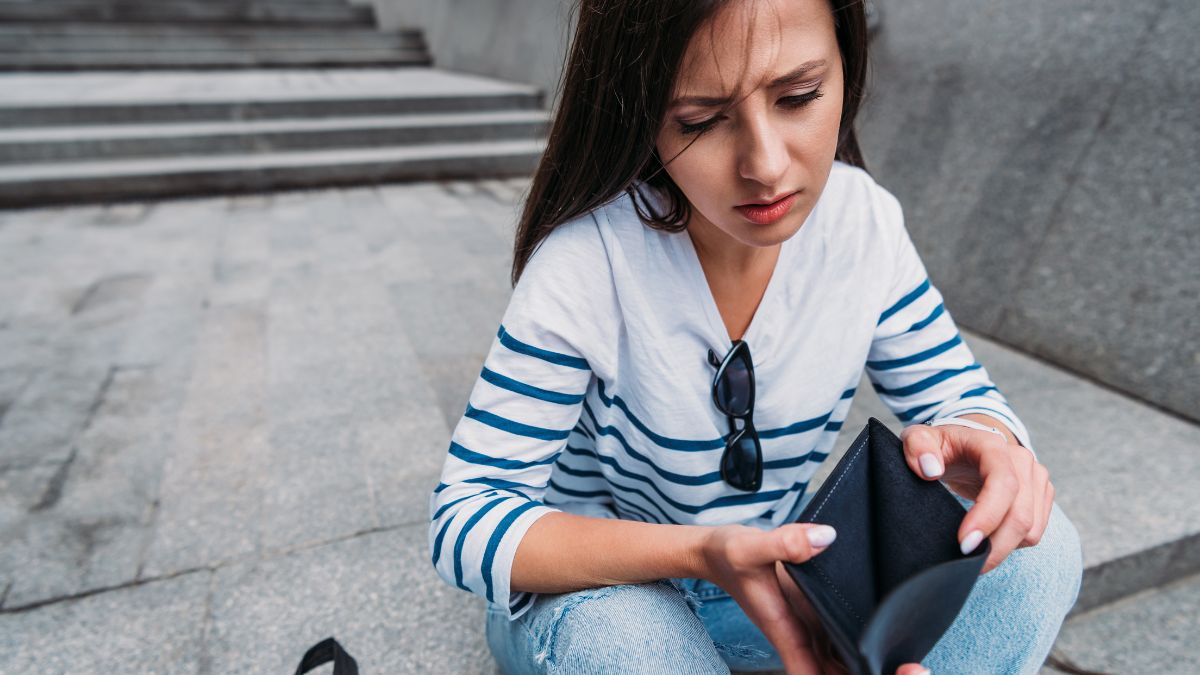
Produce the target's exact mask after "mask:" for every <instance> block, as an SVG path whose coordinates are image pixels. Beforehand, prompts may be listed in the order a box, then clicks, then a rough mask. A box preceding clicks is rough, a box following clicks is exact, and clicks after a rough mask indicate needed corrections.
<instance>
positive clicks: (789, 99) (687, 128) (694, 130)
mask: <svg viewBox="0 0 1200 675" xmlns="http://www.w3.org/2000/svg"><path fill="white" fill-rule="evenodd" d="M824 95H825V92H824V91H822V90H821V89H814V90H812V91H810V92H808V93H805V94H800V95H798V96H785V97H783V98H781V99H779V104H780V105H782V106H783V107H785V108H788V109H790V110H796V109H799V108H803V107H804V106H806V105H808V104H809V103H812V102H813V101H815V100H817V99H819V98H821V97H822V96H824ZM720 119H721V118H720V117H714V118H712V119H709V120H704V121H703V122H696V123H694V124H688V123H686V122H682V121H679V133H681V134H684V135H690V134H700V133H704V132H705V131H708V130H709V129H711V128H713V127H714V126H716V124H717V122H718V121H720ZM677 121H678V120H677Z"/></svg>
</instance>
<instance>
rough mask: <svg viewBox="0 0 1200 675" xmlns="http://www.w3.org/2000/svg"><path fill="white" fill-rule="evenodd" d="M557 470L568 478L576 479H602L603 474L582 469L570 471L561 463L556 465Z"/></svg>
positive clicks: (570, 469)
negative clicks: (573, 477)
mask: <svg viewBox="0 0 1200 675" xmlns="http://www.w3.org/2000/svg"><path fill="white" fill-rule="evenodd" d="M558 470H559V471H562V472H563V473H565V474H567V475H568V476H575V477H577V478H604V473H603V472H601V471H585V470H583V469H572V468H571V467H569V466H567V465H566V464H562V463H560V464H559V465H558Z"/></svg>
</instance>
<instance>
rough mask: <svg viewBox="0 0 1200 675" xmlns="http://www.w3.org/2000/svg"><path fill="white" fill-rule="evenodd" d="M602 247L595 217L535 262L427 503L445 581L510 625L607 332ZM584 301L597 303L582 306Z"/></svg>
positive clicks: (524, 599)
mask: <svg viewBox="0 0 1200 675" xmlns="http://www.w3.org/2000/svg"><path fill="white" fill-rule="evenodd" d="M588 228H590V231H589V229H588ZM598 246H599V237H598V234H597V232H596V226H595V224H594V221H592V220H591V218H590V217H588V218H587V220H586V222H576V221H572V222H571V223H570V224H564V225H560V226H559V228H557V229H556V230H555V231H553V232H552V233H551V235H550V236H549V237H548V238H547V239H546V240H545V241H543V242H542V245H541V247H539V249H538V250H537V251H536V252H535V253H534V255H533V256H532V257H531V259H530V261H529V262H528V264H527V265H526V268H525V270H524V272H523V274H522V276H521V278H520V280H519V281H518V283H517V286H516V287H515V288H514V289H513V293H512V296H511V297H510V299H509V304H508V307H507V308H506V310H505V313H504V316H503V318H502V320H501V323H500V326H499V328H498V330H497V331H496V336H495V338H494V339H493V340H492V344H491V348H490V350H489V351H488V354H487V357H486V359H485V360H484V363H483V368H482V370H481V372H480V374H479V377H478V378H477V380H476V382H475V385H474V387H473V389H472V390H471V393H470V396H469V398H468V403H467V407H466V410H465V412H464V413H463V416H462V418H461V419H460V421H459V422H458V424H457V425H456V426H455V428H454V431H453V433H452V435H451V439H450V447H449V452H448V453H447V456H446V460H445V463H444V464H443V467H442V474H441V480H440V481H439V483H438V485H437V487H436V488H435V489H434V491H433V494H432V495H431V496H430V501H429V507H430V528H429V545H430V550H431V552H432V558H433V565H434V568H435V569H436V570H437V572H438V575H439V576H440V577H441V578H442V579H443V580H445V581H446V582H447V583H448V584H451V585H454V586H456V587H458V588H460V589H462V590H465V591H468V592H471V593H475V594H478V595H479V596H481V597H483V598H486V599H487V601H488V602H489V603H493V604H494V605H496V606H498V607H501V608H505V609H506V611H507V615H508V618H509V619H515V618H517V617H518V616H520V615H521V614H523V613H524V612H525V611H526V610H527V609H528V608H529V606H530V605H531V604H532V601H533V599H534V598H535V597H536V596H535V594H532V593H526V592H513V591H512V589H511V588H510V587H509V580H510V577H511V571H512V562H513V558H514V557H515V555H516V550H517V545H518V544H519V543H520V541H521V538H522V537H523V536H524V534H525V532H526V531H527V530H528V529H529V527H530V526H531V525H533V523H534V522H535V521H537V520H538V519H539V518H541V517H542V516H544V515H546V514H547V513H550V512H552V511H556V510H558V509H555V508H553V507H550V506H547V505H546V504H544V503H543V501H542V499H543V495H544V493H545V491H546V486H547V483H548V481H549V479H550V472H551V469H552V466H553V464H554V462H555V460H556V459H557V458H558V455H559V453H560V452H561V451H562V450H563V447H564V445H565V444H566V438H567V436H568V434H569V433H570V432H571V429H572V428H573V427H574V426H575V424H576V423H577V422H578V420H579V416H580V412H581V410H582V404H583V398H584V394H585V393H586V391H587V388H588V386H589V383H590V380H591V377H592V367H591V364H590V363H589V361H588V358H589V356H591V355H592V353H593V352H594V350H595V346H594V345H595V344H596V343H597V342H596V339H597V337H598V336H599V335H600V334H601V333H602V330H601V325H602V324H603V323H604V322H603V320H602V317H599V316H597V314H598V312H597V311H596V308H597V307H600V308H603V302H597V301H596V300H595V297H596V296H599V298H600V299H601V300H602V299H603V290H604V286H602V285H599V284H601V283H603V279H604V273H606V272H607V270H608V269H609V268H608V266H607V264H606V258H605V257H604V253H603V248H602V247H600V248H598ZM608 274H609V278H610V279H611V272H608ZM584 292H587V293H588V295H589V296H592V297H593V300H592V302H583V301H582V298H581V295H582V294H583V293H584ZM602 311H603V310H602V309H601V310H600V312H602Z"/></svg>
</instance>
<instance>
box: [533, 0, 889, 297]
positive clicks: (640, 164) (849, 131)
mask: <svg viewBox="0 0 1200 675" xmlns="http://www.w3.org/2000/svg"><path fill="white" fill-rule="evenodd" d="M728 2H729V0H580V2H579V5H578V6H577V12H578V14H577V16H578V19H577V22H576V26H575V37H574V38H573V39H572V41H571V48H570V55H569V58H568V61H567V66H566V68H565V70H564V71H563V77H562V80H561V87H560V89H561V94H562V95H561V97H560V102H559V105H558V110H557V112H556V113H555V114H554V121H553V123H552V124H551V128H550V136H549V139H548V141H547V145H546V149H545V151H544V152H543V154H542V158H541V162H540V163H539V164H538V168H537V171H536V172H535V173H534V177H533V183H532V185H531V186H530V189H529V194H528V196H527V197H526V200H525V207H524V209H523V210H522V213H521V220H520V222H519V223H518V224H517V230H516V238H515V242H514V244H513V263H512V279H511V281H512V284H513V285H514V286H515V285H516V284H517V280H518V279H520V277H521V272H522V271H523V270H524V269H525V264H526V263H527V262H528V261H529V258H530V256H532V255H533V252H534V250H536V249H537V247H538V245H539V244H540V243H541V242H542V241H543V240H544V239H545V238H546V237H547V236H548V235H549V234H550V232H551V231H553V230H554V228H555V227H558V226H559V225H560V224H562V223H565V222H567V221H569V220H571V219H573V218H575V217H576V216H579V215H582V214H584V213H587V212H588V211H591V210H592V209H594V208H597V207H599V206H601V205H603V204H605V203H607V202H609V201H611V200H612V199H614V198H615V197H617V196H619V195H620V194H621V193H622V191H625V192H628V193H629V194H630V195H631V196H632V195H633V190H632V187H631V186H632V185H633V183H634V182H635V181H639V182H642V183H645V184H646V185H649V186H650V187H653V188H657V189H658V191H659V192H660V193H662V194H663V195H665V196H666V200H665V204H666V205H667V208H666V209H665V213H656V212H655V210H654V209H652V208H648V209H646V210H643V208H642V205H641V204H639V203H638V200H637V199H634V205H635V208H636V209H637V212H638V216H639V217H640V218H641V219H642V221H643V222H644V223H645V224H646V225H648V226H650V227H653V228H656V229H661V230H666V231H668V232H679V231H682V230H683V229H684V228H685V227H686V226H687V222H688V220H689V219H690V217H691V207H690V205H689V204H688V201H687V198H686V197H684V194H683V192H682V191H681V190H680V189H679V187H678V186H677V185H675V182H674V181H672V180H671V177H670V175H669V174H667V172H666V171H664V170H663V164H662V161H661V160H660V159H659V157H658V152H657V150H656V148H655V138H657V136H658V131H659V128H660V125H661V124H662V120H663V117H664V116H665V113H666V107H667V104H668V102H669V100H670V97H671V93H672V91H671V90H672V87H673V85H674V82H675V78H676V75H677V73H678V72H679V68H680V63H681V61H682V60H683V56H684V53H685V51H686V47H687V44H688V42H689V41H690V40H691V37H692V35H693V33H695V32H696V30H698V29H699V27H700V26H702V25H703V24H704V23H705V22H706V21H707V20H708V19H709V18H711V17H712V16H713V15H714V14H715V13H716V12H717V10H718V9H720V8H721V7H723V6H724V5H726V4H727V3H728ZM830 2H831V4H832V11H833V20H834V30H835V32H836V34H837V42H838V49H839V50H840V51H841V56H842V71H843V81H844V91H843V96H842V117H841V127H840V131H839V135H838V144H837V154H836V157H837V159H839V160H841V161H843V162H845V163H847V164H852V165H854V166H859V167H863V168H866V167H865V165H864V162H863V159H862V152H861V150H860V149H859V146H858V138H857V137H856V135H855V133H854V118H855V117H856V116H857V115H858V109H859V105H860V104H861V103H862V98H863V92H864V85H865V80H866V74H867V22H866V18H865V15H864V13H863V0H830ZM668 163H669V160H668Z"/></svg>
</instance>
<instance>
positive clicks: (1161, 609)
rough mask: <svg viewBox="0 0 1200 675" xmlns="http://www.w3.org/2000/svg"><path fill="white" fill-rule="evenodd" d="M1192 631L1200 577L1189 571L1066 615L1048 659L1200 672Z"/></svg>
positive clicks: (1092, 666) (1186, 674) (1199, 622)
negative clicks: (1117, 599)
mask: <svg viewBox="0 0 1200 675" xmlns="http://www.w3.org/2000/svg"><path fill="white" fill-rule="evenodd" d="M1197 635H1200V576H1191V577H1187V578H1184V579H1180V580H1178V581H1176V582H1173V583H1171V584H1169V585H1167V586H1163V587H1161V588H1155V589H1152V590H1148V591H1145V592H1142V593H1138V594H1137V595H1133V596H1130V597H1128V598H1125V599H1123V600H1121V601H1120V602H1116V603H1114V604H1111V605H1106V606H1104V607H1100V608H1097V609H1095V610H1092V611H1090V612H1085V613H1081V614H1078V615H1075V616H1073V617H1071V619H1070V620H1068V621H1067V622H1066V623H1065V624H1063V627H1062V630H1061V631H1060V632H1059V634H1058V639H1057V640H1056V641H1055V643H1054V650H1053V651H1052V652H1051V659H1050V660H1051V663H1053V662H1054V661H1058V662H1060V663H1062V662H1065V663H1067V664H1070V665H1073V666H1075V667H1077V668H1084V669H1087V670H1091V671H1099V672H1105V673H1155V674H1156V675H1193V674H1194V673H1200V649H1197V648H1196V636H1197ZM1061 672H1062V671H1061V670H1058V669H1054V668H1051V667H1049V666H1047V667H1045V668H1042V671H1041V673H1042V675H1059V673H1061Z"/></svg>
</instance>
